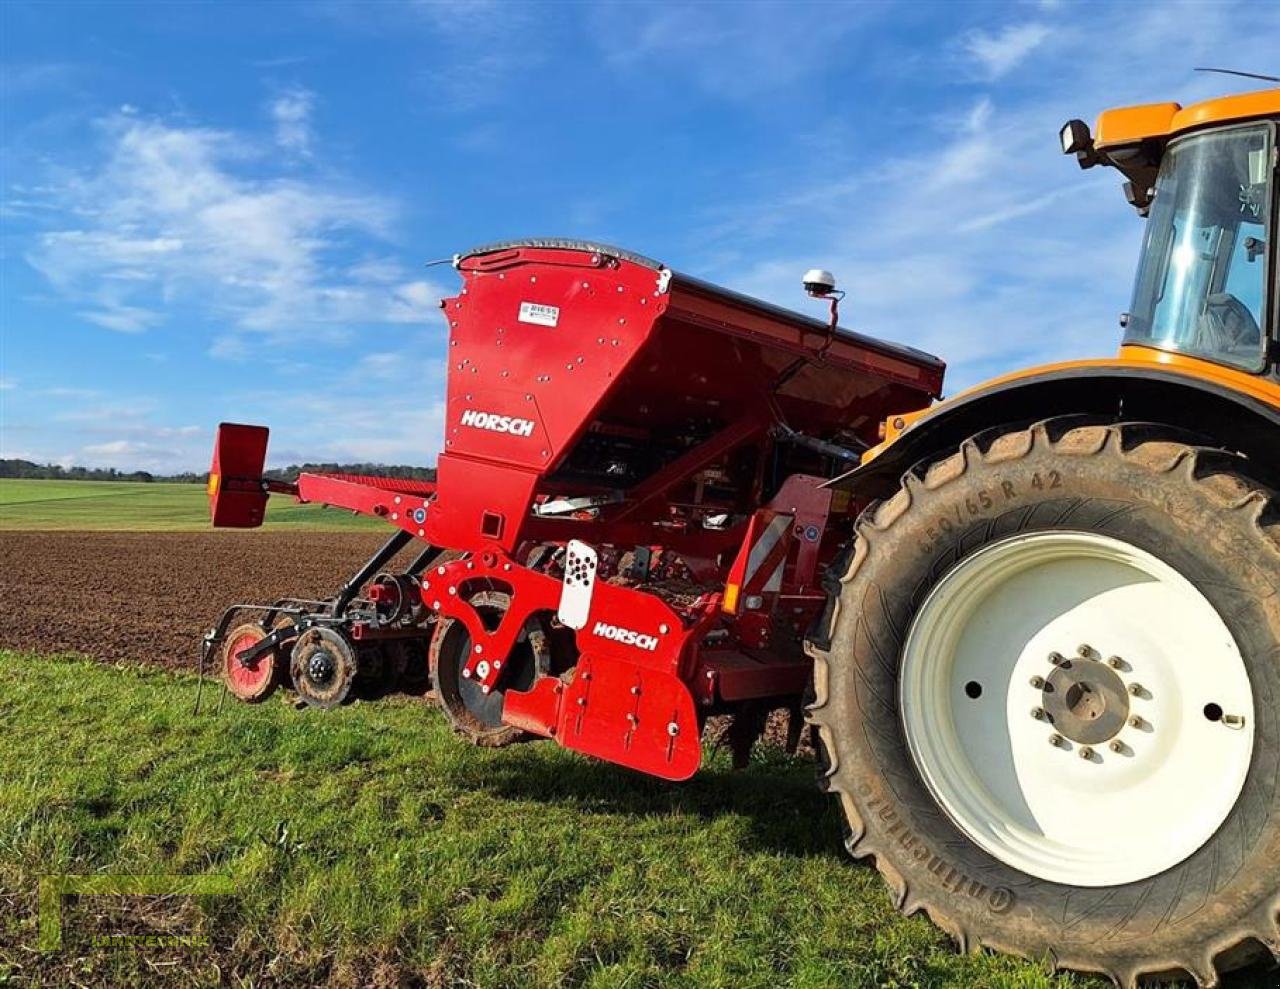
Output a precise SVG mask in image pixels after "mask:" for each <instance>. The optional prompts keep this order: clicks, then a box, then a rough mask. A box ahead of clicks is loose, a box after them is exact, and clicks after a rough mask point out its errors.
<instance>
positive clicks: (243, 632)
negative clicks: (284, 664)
mask: <svg viewBox="0 0 1280 989" xmlns="http://www.w3.org/2000/svg"><path fill="white" fill-rule="evenodd" d="M266 636H267V633H266V632H265V631H264V630H263V628H262V626H261V625H259V624H257V623H256V622H248V623H246V624H244V625H238V626H236V627H235V628H234V629H232V630H231V632H230V633H228V635H227V637H226V638H225V639H224V640H223V643H222V680H223V682H224V683H225V684H226V685H227V689H228V690H229V691H231V693H232V694H234V695H235V696H236V697H238V698H239V699H240V700H242V701H246V702H248V703H250V704H255V703H257V702H258V701H261V700H265V699H266V698H267V697H269V696H270V694H271V692H272V691H273V690H275V688H276V685H277V684H278V683H279V680H280V678H279V676H278V675H277V674H278V665H279V664H278V658H279V654H278V652H277V650H275V649H269V650H267V651H266V652H264V653H262V654H261V655H260V656H255V657H254V659H253V660H252V661H251V662H249V663H247V664H246V663H242V662H240V659H239V655H240V653H241V652H243V651H244V650H246V649H250V648H252V647H253V646H255V645H257V644H258V643H259V642H261V641H262V640H263V639H265V638H266Z"/></svg>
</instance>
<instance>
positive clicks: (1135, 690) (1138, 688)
mask: <svg viewBox="0 0 1280 989" xmlns="http://www.w3.org/2000/svg"><path fill="white" fill-rule="evenodd" d="M1146 692H1147V688H1146V687H1144V686H1143V685H1142V684H1140V683H1131V684H1129V693H1131V694H1133V696H1134V697H1141V696H1143V695H1144V694H1145V693H1146Z"/></svg>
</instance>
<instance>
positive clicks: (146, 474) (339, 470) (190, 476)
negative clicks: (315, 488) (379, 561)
mask: <svg viewBox="0 0 1280 989" xmlns="http://www.w3.org/2000/svg"><path fill="white" fill-rule="evenodd" d="M302 473H309V474H368V475H372V476H374V477H394V478H397V479H400V480H406V479H407V480H413V481H434V480H435V478H436V471H435V468H434V467H410V466H408V465H407V464H363V463H362V464H293V465H291V466H289V467H276V468H272V469H271V470H268V471H266V472H265V476H266V477H268V478H270V479H272V480H274V481H296V480H297V479H298V475H299V474H302ZM0 478H24V479H32V480H45V481H135V482H138V483H140V484H151V483H161V484H204V483H206V482H207V481H208V480H209V472H208V471H204V472H203V473H196V472H195V471H183V472H181V473H177V474H153V473H151V472H150V471H145V470H134V471H122V470H117V469H116V468H115V467H63V466H61V465H60V464H37V463H34V462H33V461H30V460H16V459H15V460H0Z"/></svg>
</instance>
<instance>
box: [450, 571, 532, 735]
mask: <svg viewBox="0 0 1280 989" xmlns="http://www.w3.org/2000/svg"><path fill="white" fill-rule="evenodd" d="M471 604H472V606H473V607H474V608H475V609H476V611H478V612H479V613H480V619H481V621H482V622H484V624H485V626H486V627H487V628H490V629H493V628H497V626H498V624H499V623H500V622H501V621H502V616H503V615H504V614H505V613H506V610H507V608H508V607H509V606H510V604H511V598H510V597H509V596H508V595H507V594H505V593H503V592H501V591H481V592H480V593H478V594H476V595H475V596H474V597H472V598H471ZM470 653H471V634H470V633H469V632H468V631H467V627H466V626H465V625H463V624H462V622H460V621H457V620H455V619H452V618H446V619H444V620H443V621H441V622H440V624H439V625H438V626H437V627H436V633H435V635H434V636H432V638H431V651H430V657H429V665H430V670H431V684H432V687H433V688H434V689H435V693H436V700H437V702H438V703H439V704H440V706H441V707H442V708H443V709H444V712H445V714H446V715H447V716H448V718H449V721H450V723H451V724H452V725H453V727H454V730H456V731H457V732H458V733H459V734H460V735H463V736H465V737H466V738H468V739H470V740H471V741H472V742H473V743H474V744H476V745H481V746H485V747H488V748H497V747H499V746H502V745H510V744H511V743H512V742H517V741H520V740H521V739H522V738H524V737H525V733H524V732H523V731H521V730H520V729H519V728H513V727H511V726H510V725H506V724H503V723H502V698H503V694H504V693H505V691H506V689H507V688H514V689H516V690H528V689H529V687H531V686H532V685H533V681H534V680H535V679H536V678H537V677H538V676H539V674H543V673H547V672H548V671H549V670H550V669H551V649H550V645H549V642H548V639H547V634H546V630H545V629H544V628H542V627H541V625H540V624H538V623H537V622H536V620H534V621H530V623H529V625H528V626H527V627H526V628H525V629H524V630H523V631H522V632H521V634H520V637H519V638H518V639H517V640H516V645H515V648H514V650H513V651H512V653H511V655H510V656H508V657H506V663H507V669H506V672H505V674H504V676H503V679H502V685H501V686H500V687H498V688H497V689H495V690H493V691H491V692H490V693H488V694H486V693H484V692H483V691H482V690H481V688H480V685H479V684H478V683H476V682H475V681H474V680H468V679H466V678H465V677H463V676H462V668H463V666H464V665H465V664H466V661H467V657H468V656H469V655H470Z"/></svg>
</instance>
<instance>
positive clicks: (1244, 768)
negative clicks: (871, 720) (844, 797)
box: [899, 532, 1254, 886]
mask: <svg viewBox="0 0 1280 989" xmlns="http://www.w3.org/2000/svg"><path fill="white" fill-rule="evenodd" d="M1081 646H1089V647H1091V649H1092V650H1093V657H1092V658H1091V659H1087V658H1086V657H1084V656H1082V655H1080V654H1079V653H1078V649H1079V647H1081ZM1054 653H1058V654H1062V655H1063V656H1065V659H1066V661H1067V666H1068V667H1069V668H1064V669H1062V670H1060V671H1059V667H1057V666H1055V665H1053V662H1052V661H1051V658H1050V657H1051V656H1052V655H1053V654H1054ZM1111 657H1118V658H1119V660H1120V664H1121V665H1120V666H1118V667H1116V666H1110V665H1108V664H1107V662H1106V661H1107V660H1108V659H1110V658H1111ZM1059 662H1061V660H1059ZM1090 662H1092V663H1094V664H1095V665H1092V666H1090V665H1088V664H1089V663H1090ZM1103 668H1105V670H1106V671H1109V672H1110V673H1113V674H1115V675H1116V676H1118V677H1119V679H1120V681H1122V682H1123V683H1124V685H1125V687H1126V688H1128V687H1129V686H1131V685H1133V684H1137V685H1139V690H1140V691H1141V693H1140V695H1138V696H1134V695H1132V694H1131V693H1129V692H1128V691H1127V690H1122V691H1121V693H1122V694H1123V696H1124V700H1125V702H1126V703H1127V705H1128V713H1126V714H1124V716H1123V719H1122V720H1121V727H1120V728H1119V730H1118V732H1117V734H1115V736H1114V737H1112V738H1109V739H1106V740H1103V741H1101V742H1100V743H1094V744H1091V745H1089V746H1087V747H1088V748H1089V749H1090V750H1091V752H1089V753H1084V754H1085V755H1086V756H1088V757H1087V758H1081V757H1080V756H1081V754H1082V751H1081V750H1082V749H1084V748H1086V745H1085V744H1084V743H1083V742H1081V741H1078V740H1076V739H1073V738H1069V737H1065V735H1064V734H1063V732H1062V726H1064V725H1069V726H1070V727H1071V728H1072V730H1074V731H1076V733H1077V734H1078V735H1087V734H1088V733H1089V732H1090V731H1095V730H1101V729H1105V728H1108V727H1109V726H1110V725H1111V724H1112V723H1113V722H1114V720H1115V718H1116V717H1118V716H1120V713H1121V712H1122V711H1123V710H1124V708H1123V706H1122V705H1121V704H1120V703H1119V702H1116V703H1112V704H1110V705H1107V704H1103V703H1101V702H1099V703H1095V704H1093V705H1092V706H1091V707H1081V706H1077V707H1076V708H1074V709H1069V710H1067V711H1065V712H1064V711H1063V710H1062V709H1061V703H1062V701H1061V700H1059V698H1065V697H1066V696H1067V694H1068V693H1070V694H1071V695H1072V696H1073V698H1074V699H1076V700H1077V701H1079V699H1080V698H1081V697H1086V699H1093V700H1095V701H1096V700H1097V699H1098V698H1100V697H1101V696H1102V694H1101V692H1100V691H1095V692H1094V693H1093V694H1092V695H1089V687H1090V686H1094V685H1097V686H1102V685H1104V681H1105V682H1106V684H1111V683H1113V682H1114V681H1111V680H1108V679H1107V677H1106V673H1104V671H1103ZM1055 671H1058V672H1055ZM1033 677H1039V678H1042V679H1046V680H1048V679H1049V678H1051V677H1053V678H1055V679H1054V680H1053V681H1052V682H1051V683H1050V686H1053V684H1054V683H1056V684H1057V686H1058V687H1059V688H1060V689H1057V690H1052V691H1050V692H1049V693H1046V692H1045V689H1044V686H1043V685H1041V686H1040V687H1037V686H1033V680H1032V678H1033ZM1064 678H1065V679H1064ZM1070 678H1077V679H1076V680H1075V681H1074V682H1072V687H1071V688H1068V689H1066V690H1064V689H1061V688H1062V687H1063V686H1064V685H1066V684H1067V683H1068V680H1069V679H1070ZM1082 681H1084V682H1085V686H1084V687H1081V686H1080V685H1079V684H1080V682H1082ZM970 684H977V685H979V687H980V688H981V693H980V695H979V696H977V697H976V698H975V697H972V696H970V695H971V694H972V693H973V692H975V688H973V687H971V686H969V685H970ZM1086 695H1088V696H1086ZM1108 696H1109V697H1111V698H1112V699H1113V700H1114V698H1115V694H1114V693H1112V694H1110V695H1108ZM1046 701H1047V702H1049V703H1051V704H1054V705H1057V707H1055V710H1056V711H1058V715H1059V716H1058V718H1057V720H1056V723H1051V722H1049V721H1046V720H1040V719H1039V718H1038V717H1037V714H1036V711H1037V710H1043V709H1044V708H1045V706H1046ZM899 702H900V709H901V712H902V720H903V728H904V730H905V733H906V738H907V744H908V746H909V748H910V751H911V754H912V757H913V758H914V760H915V763H916V766H917V767H918V769H919V771H920V774H921V776H922V777H923V778H924V782H925V784H926V785H927V786H928V788H929V790H930V792H931V793H932V794H933V796H934V799H935V800H936V801H937V802H938V804H939V805H940V806H941V807H942V808H943V810H944V811H945V812H946V813H947V815H948V816H949V817H950V818H951V820H952V821H953V822H954V823H955V825H956V826H957V827H958V828H959V829H960V830H961V831H963V832H964V833H965V834H966V835H967V836H968V837H969V838H970V839H972V840H973V841H974V842H975V843H976V844H977V845H978V846H980V847H981V848H983V849H984V850H985V851H987V852H988V853H989V854H991V855H993V856H994V857H995V858H997V859H999V860H1000V861H1001V862H1004V863H1005V864H1006V865H1009V866H1011V867H1013V868H1015V869H1018V870H1020V871H1021V872H1024V873H1027V874H1029V875H1032V876H1037V877H1039V878H1041V879H1047V880H1050V881H1052V882H1059V883H1066V884H1069V885H1073V886H1113V885H1119V884H1122V883H1128V882H1136V881H1138V880H1141V879H1145V878H1147V877H1149V876H1153V875H1156V874H1157V873H1160V872H1163V871H1164V870H1166V869H1169V868H1172V867H1173V866H1175V865H1177V864H1178V863H1179V862H1181V861H1183V860H1184V859H1186V858H1187V857H1188V856H1190V855H1191V854H1192V853H1193V852H1195V851H1196V849H1198V848H1200V847H1201V846H1202V845H1203V844H1204V843H1205V842H1206V841H1208V840H1209V838H1210V837H1212V835H1213V833H1214V832H1215V831H1216V830H1217V829H1218V828H1219V827H1220V826H1221V825H1222V822H1223V821H1224V820H1225V819H1226V817H1227V815H1228V814H1229V813H1230V811H1231V808H1232V807H1234V806H1235V803H1236V800H1237V799H1238V798H1239V796H1240V790H1241V788H1242V787H1243V785H1244V780H1245V776H1246V774H1247V773H1248V770H1249V763H1250V759H1251V757H1252V754H1253V738H1254V709H1253V691H1252V689H1251V687H1250V684H1249V676H1248V673H1247V671H1246V670H1245V666H1244V661H1243V659H1242V658H1241V655H1240V650H1239V648H1238V647H1237V645H1236V642H1235V640H1234V638H1233V637H1232V635H1231V632H1230V630H1229V629H1228V628H1227V626H1226V625H1225V623H1224V622H1223V621H1222V618H1221V617H1220V616H1219V614H1218V612H1217V611H1216V609H1215V608H1214V607H1213V606H1212V605H1211V604H1210V603H1209V601H1208V599H1207V598H1205V597H1204V595H1203V594H1201V593H1200V591H1199V590H1197V589H1196V588H1195V586H1194V585H1192V584H1191V582H1190V581H1188V580H1187V579H1186V578H1185V577H1183V576H1182V575H1181V574H1179V573H1178V572H1177V571H1175V570H1174V569H1173V568H1172V567H1170V566H1168V565H1167V564H1165V563H1163V562H1162V561H1160V560H1159V559H1157V558H1156V557H1154V556H1152V555H1151V554H1150V553H1147V552H1145V551H1143V550H1140V549H1138V548H1137V547H1135V546H1132V545H1130V544H1128V543H1125V542H1122V541H1120V540H1117V539H1112V538H1110V537H1108V536H1101V535H1096V534H1093V533H1076V532H1042V533H1033V534H1029V535H1023V536H1016V537H1012V538H1010V539H1006V540H1004V541H1002V542H999V543H995V544H992V545H991V546H988V547H985V548H984V549H983V550H981V551H980V552H978V553H975V554H974V555H973V556H971V557H968V558H967V559H965V560H963V561H961V562H960V563H959V564H958V565H957V566H956V567H955V568H954V569H952V570H951V571H950V573H948V574H947V575H946V576H945V577H943V579H942V580H941V581H939V583H938V584H937V585H936V586H935V587H934V589H933V591H932V592H931V593H930V595H929V596H928V598H927V599H926V600H925V603H924V605H923V606H922V607H921V609H920V610H919V612H918V613H917V614H916V616H915V618H914V620H913V621H912V623H911V627H910V629H909V630H908V633H907V639H906V645H905V647H904V650H903V661H902V672H901V677H900V681H899ZM1208 705H1216V706H1217V709H1216V710H1215V709H1214V708H1211V707H1208ZM1099 708H1103V710H1102V713H1101V714H1099V715H1094V716H1095V717H1098V718H1101V719H1103V720H1100V721H1098V722H1097V723H1096V725H1094V724H1092V723H1089V722H1087V716H1088V715H1090V714H1093V712H1094V711H1095V710H1098V709H1099ZM1079 712H1083V713H1084V715H1085V716H1086V717H1084V718H1081V717H1078V714H1079ZM1215 713H1220V716H1219V717H1218V718H1217V719H1216V720H1211V718H1212V716H1213V715H1214V714H1215ZM1134 716H1136V717H1137V718H1139V719H1140V722H1139V723H1138V724H1136V725H1135V724H1133V723H1131V722H1130V720H1129V718H1131V717H1134ZM1082 724H1088V725H1089V727H1086V728H1083V729H1081V728H1080V727H1079V726H1080V725H1082ZM1055 737H1056V738H1058V739H1060V740H1059V741H1057V742H1054V741H1053V740H1052V739H1053V738H1055ZM1113 742H1114V743H1116V745H1117V747H1118V751H1117V748H1113V747H1112V743H1113Z"/></svg>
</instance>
